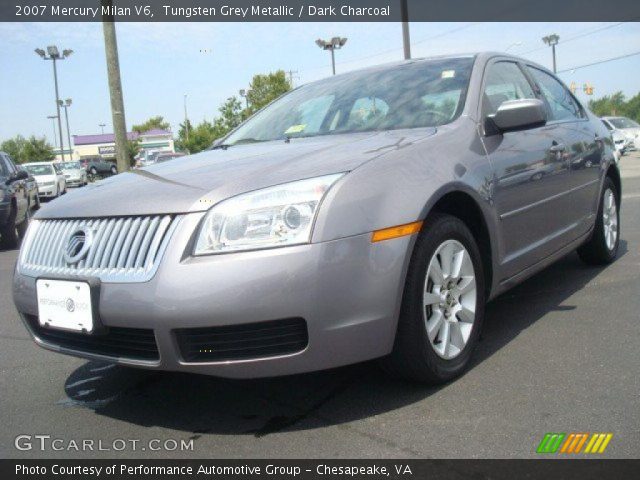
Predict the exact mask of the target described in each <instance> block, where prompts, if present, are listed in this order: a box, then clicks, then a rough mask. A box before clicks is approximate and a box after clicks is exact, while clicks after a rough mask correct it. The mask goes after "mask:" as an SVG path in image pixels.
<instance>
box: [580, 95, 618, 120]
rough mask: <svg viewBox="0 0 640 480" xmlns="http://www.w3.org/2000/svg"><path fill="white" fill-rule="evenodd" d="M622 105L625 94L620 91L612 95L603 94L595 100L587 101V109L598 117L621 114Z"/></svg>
mask: <svg viewBox="0 0 640 480" xmlns="http://www.w3.org/2000/svg"><path fill="white" fill-rule="evenodd" d="M624 107H625V96H624V94H623V93H622V92H616V93H614V94H613V95H605V96H604V97H601V98H599V99H597V100H590V101H589V110H591V111H592V112H593V113H595V114H596V115H598V116H599V117H604V116H607V115H623V111H624Z"/></svg>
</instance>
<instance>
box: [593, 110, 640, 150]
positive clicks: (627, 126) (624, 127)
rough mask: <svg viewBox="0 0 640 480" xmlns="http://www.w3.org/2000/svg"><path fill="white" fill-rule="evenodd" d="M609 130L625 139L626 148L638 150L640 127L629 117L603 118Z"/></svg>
mask: <svg viewBox="0 0 640 480" xmlns="http://www.w3.org/2000/svg"><path fill="white" fill-rule="evenodd" d="M602 121H603V122H604V124H605V126H606V127H607V129H609V130H611V131H615V132H618V133H619V134H622V135H623V136H624V137H625V140H626V146H625V147H626V148H627V149H629V150H636V149H637V148H638V145H640V125H638V123H637V122H635V121H633V120H631V119H630V118H627V117H602Z"/></svg>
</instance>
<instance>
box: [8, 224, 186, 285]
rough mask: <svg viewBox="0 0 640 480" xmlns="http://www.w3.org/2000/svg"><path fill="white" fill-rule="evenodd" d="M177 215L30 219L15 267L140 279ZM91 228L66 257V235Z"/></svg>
mask: <svg viewBox="0 0 640 480" xmlns="http://www.w3.org/2000/svg"><path fill="white" fill-rule="evenodd" d="M178 221H179V217H173V216H171V215H155V216H145V217H113V218H98V219H64V220H39V221H35V220H34V221H33V222H32V224H31V226H30V227H29V231H28V234H27V238H25V241H24V245H23V247H22V251H21V252H20V262H19V265H18V268H19V271H20V273H22V274H24V275H28V276H34V277H35V276H45V275H53V276H78V277H97V278H100V280H102V281H104V282H109V281H111V282H145V281H148V280H149V279H150V278H151V277H152V276H153V274H154V273H155V271H156V269H157V267H158V263H159V262H160V258H161V256H162V254H163V252H164V249H165V248H166V245H167V243H168V241H169V238H170V237H171V234H172V233H173V231H174V230H175V228H176V226H177V224H178ZM83 227H84V228H85V229H86V228H88V229H90V231H91V233H92V235H91V237H92V239H91V244H90V246H89V248H88V251H87V253H86V255H85V256H84V257H83V258H82V259H80V260H79V261H78V262H77V263H69V262H68V261H67V260H65V257H64V252H65V251H66V250H67V248H68V246H69V245H68V242H69V239H70V236H71V235H72V234H74V232H78V230H79V229H82V228H83Z"/></svg>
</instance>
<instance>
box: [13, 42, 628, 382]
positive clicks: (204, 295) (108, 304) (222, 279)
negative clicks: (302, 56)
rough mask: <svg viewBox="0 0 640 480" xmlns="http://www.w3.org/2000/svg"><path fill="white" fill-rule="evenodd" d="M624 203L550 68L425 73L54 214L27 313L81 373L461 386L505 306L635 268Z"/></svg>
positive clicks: (257, 123) (306, 92)
mask: <svg viewBox="0 0 640 480" xmlns="http://www.w3.org/2000/svg"><path fill="white" fill-rule="evenodd" d="M620 198H621V184H620V174H619V172H618V169H617V166H616V164H615V162H614V147H613V143H612V140H611V137H610V136H609V134H608V132H607V130H606V128H605V126H604V125H603V124H602V122H601V121H600V120H599V119H598V118H596V117H595V116H594V115H593V114H592V113H591V112H589V111H588V110H587V109H586V108H585V107H584V106H583V105H581V104H580V102H579V101H578V100H577V99H576V98H575V97H574V96H573V95H572V94H571V92H570V91H569V90H568V89H567V88H566V86H565V85H563V84H562V83H561V82H560V80H558V78H557V77H555V76H554V75H553V74H552V73H551V72H549V71H548V70H547V69H545V68H543V67H542V66H540V65H536V64H534V63H531V62H529V61H528V60H524V59H519V58H516V57H511V56H505V55H504V54H493V53H483V54H478V55H461V56H451V57H438V58H431V59H421V60H412V61H407V62H403V63H398V64H393V65H384V66H378V67H373V68H369V69H366V70H362V71H357V72H351V73H347V74H344V75H339V76H335V77H332V78H330V79H325V80H321V81H318V82H315V83H312V84H309V85H305V86H303V87H300V88H297V89H295V90H294V91H292V92H290V93H288V94H286V95H284V96H283V97H281V98H279V99H278V100H276V101H275V102H273V103H272V104H270V105H269V106H267V107H266V108H265V109H263V110H261V111H260V112H258V113H257V114H255V115H254V116H253V117H251V118H249V119H248V120H247V121H246V122H245V123H243V124H242V125H240V126H239V127H238V128H237V129H236V130H234V131H233V132H231V133H230V134H229V135H228V136H227V137H225V138H223V139H221V140H220V141H219V142H217V143H216V144H215V145H214V146H213V147H212V149H210V150H209V151H206V152H203V153H200V154H197V155H191V156H187V157H184V158H182V159H181V160H180V161H179V162H178V161H176V162H166V163H161V164H157V165H154V166H150V167H148V168H145V169H142V170H134V171H131V172H129V173H124V174H122V175H117V176H115V177H112V178H108V179H106V180H104V181H102V182H100V183H99V184H95V185H91V186H89V187H87V188H84V189H81V190H80V191H77V192H75V193H74V195H68V196H65V197H63V198H60V199H58V200H55V201H53V202H51V203H50V204H49V205H47V207H46V208H43V209H41V210H40V211H39V212H38V214H37V215H36V216H35V218H34V220H33V221H32V223H31V225H30V227H29V230H28V232H27V236H26V239H25V241H24V244H23V246H22V249H21V252H20V257H19V260H18V265H17V270H16V273H15V278H14V288H13V292H14V300H15V304H16V306H17V308H18V311H19V312H20V314H21V316H22V318H23V320H24V323H25V325H26V327H27V329H28V330H29V332H30V333H31V335H32V336H33V338H34V340H35V341H36V342H37V343H38V344H39V345H41V346H42V347H44V348H48V349H50V350H54V351H57V352H60V353H65V354H70V355H77V356H80V357H86V358H93V359H102V360H107V361H113V362H118V363H120V364H123V365H131V366H136V367H145V368H149V369H159V370H178V371H187V372H196V373H204V374H211V375H219V376H224V377H237V378H251V377H262V376H273V375H285V374H293V373H299V372H306V371H312V370H318V369H326V368H331V367H337V366H340V365H346V364H350V363H355V362H361V361H365V360H370V359H375V358H380V359H381V362H382V365H383V366H384V367H385V368H386V369H387V370H388V371H390V372H392V373H393V374H396V375H400V376H402V377H405V378H409V379H414V380H418V381H424V382H431V383H439V382H445V381H448V380H451V379H452V378H454V377H456V376H458V375H460V374H461V372H463V370H464V369H465V367H466V366H467V365H468V364H469V361H470V358H471V356H472V354H473V351H474V348H475V346H476V344H477V342H478V336H479V335H480V330H481V328H482V322H483V317H484V307H485V303H486V302H487V301H490V300H491V299H493V298H494V297H496V296H497V295H500V294H501V293H503V292H505V291H506V290H508V289H509V288H511V287H513V286H514V285H516V284H518V283H520V282H522V281H523V280H524V279H526V278H527V277H529V276H531V275H532V274H534V273H535V272H537V271H539V270H541V269H543V268H545V267H546V266H548V265H549V264H551V263H552V262H555V261H556V260H558V259H559V258H561V257H562V256H563V255H566V254H567V253H569V252H571V251H573V250H576V249H577V250H578V253H579V255H580V257H581V258H582V259H583V260H584V261H586V262H587V263H589V264H597V265H600V264H606V263H608V262H611V261H613V260H614V259H615V257H616V253H617V251H618V243H619V232H620V221H619V215H618V213H619V211H620ZM522 307H523V308H527V306H526V305H523V306H522Z"/></svg>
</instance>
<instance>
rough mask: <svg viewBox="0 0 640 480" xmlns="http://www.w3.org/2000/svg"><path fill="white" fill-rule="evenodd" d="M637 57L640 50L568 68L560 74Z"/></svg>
mask: <svg viewBox="0 0 640 480" xmlns="http://www.w3.org/2000/svg"><path fill="white" fill-rule="evenodd" d="M635 55H640V50H638V51H637V52H633V53H627V54H626V55H620V56H619V57H613V58H607V59H605V60H599V61H597V62H593V63H587V64H585V65H578V66H577V67H571V68H567V69H565V70H560V71H559V72H558V73H566V72H572V71H573V70H578V69H580V68H587V67H593V66H594V65H600V64H602V63H607V62H613V61H614V60H622V59H623V58H629V57H633V56H635Z"/></svg>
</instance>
